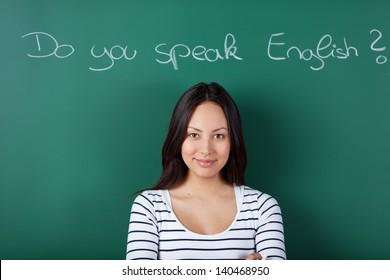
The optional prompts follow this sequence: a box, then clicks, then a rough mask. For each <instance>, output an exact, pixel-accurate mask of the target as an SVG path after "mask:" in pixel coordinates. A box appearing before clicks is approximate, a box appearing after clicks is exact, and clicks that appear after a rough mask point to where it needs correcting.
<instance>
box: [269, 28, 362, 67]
mask: <svg viewBox="0 0 390 280" xmlns="http://www.w3.org/2000/svg"><path fill="white" fill-rule="evenodd" d="M284 35H285V33H276V34H272V35H271V36H270V38H269V41H268V49H267V52H268V57H269V58H270V59H272V60H286V59H289V58H291V57H294V56H295V57H298V59H300V60H305V61H311V60H315V61H317V63H316V65H310V69H312V70H314V71H318V70H321V69H323V68H324V67H325V60H326V59H328V58H330V57H332V58H336V59H347V58H349V57H351V56H356V57H358V56H359V54H358V50H357V48H355V47H353V46H350V45H348V43H347V39H346V38H345V37H344V39H343V45H342V46H341V47H340V46H338V45H336V44H335V43H334V40H333V38H332V36H331V35H329V34H326V35H324V36H323V37H322V38H321V39H320V40H319V42H318V44H317V46H316V48H315V49H302V48H299V47H297V46H290V47H288V48H287V49H286V47H284V46H285V45H286V43H285V42H284V41H283V40H282V36H284ZM275 53H277V54H278V55H277V54H275Z"/></svg>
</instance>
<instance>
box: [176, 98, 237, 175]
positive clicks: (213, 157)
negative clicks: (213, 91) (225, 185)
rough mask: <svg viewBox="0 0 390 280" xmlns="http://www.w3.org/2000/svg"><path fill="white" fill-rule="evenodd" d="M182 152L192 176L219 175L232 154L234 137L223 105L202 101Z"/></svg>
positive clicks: (193, 116)
mask: <svg viewBox="0 0 390 280" xmlns="http://www.w3.org/2000/svg"><path fill="white" fill-rule="evenodd" d="M181 153H182V157H183V160H184V162H185V164H186V165H187V167H188V172H189V174H188V175H189V178H191V176H195V177H198V178H199V177H200V178H210V179H215V178H217V177H219V174H220V171H221V169H222V168H223V167H224V166H225V164H226V162H227V161H228V158H229V153H230V136H229V130H228V126H227V120H226V117H225V114H224V112H223V110H222V108H221V107H220V106H219V105H217V104H216V103H213V102H204V103H201V104H200V105H199V106H198V107H197V108H196V109H195V111H194V113H193V114H192V116H191V118H190V120H189V123H188V127H187V134H186V138H185V140H184V142H183V145H182V148H181Z"/></svg>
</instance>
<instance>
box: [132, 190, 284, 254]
mask: <svg viewBox="0 0 390 280" xmlns="http://www.w3.org/2000/svg"><path fill="white" fill-rule="evenodd" d="M234 189H235V196H236V202H237V209H238V211H237V215H236V217H235V219H234V221H233V222H232V224H231V225H230V226H229V227H228V228H227V229H226V230H224V231H223V232H221V233H218V234H212V235H204V234H198V233H194V232H191V231H190V230H188V229H186V228H185V227H184V226H183V225H182V224H181V223H180V221H179V220H178V219H177V217H176V216H175V213H174V212H173V210H172V206H171V200H170V196H169V192H168V190H147V191H144V192H142V193H141V194H140V195H139V196H137V197H136V199H135V201H134V203H133V206H132V209H131V215H130V224H129V232H128V239H127V241H128V242H127V253H126V259H128V260H137V259H142V260H145V259H151V260H156V259H161V260H179V259H187V260H188V259H196V260H204V259H217V260H221V259H245V258H246V257H247V256H248V255H249V254H251V253H254V252H258V253H259V254H261V255H262V256H263V259H265V258H266V259H286V252H285V245H284V233H283V222H282V214H281V210H280V207H279V205H278V203H277V201H276V200H275V199H274V198H273V197H271V196H270V195H268V194H265V193H263V192H260V191H258V190H255V189H252V188H249V187H246V186H235V187H234Z"/></svg>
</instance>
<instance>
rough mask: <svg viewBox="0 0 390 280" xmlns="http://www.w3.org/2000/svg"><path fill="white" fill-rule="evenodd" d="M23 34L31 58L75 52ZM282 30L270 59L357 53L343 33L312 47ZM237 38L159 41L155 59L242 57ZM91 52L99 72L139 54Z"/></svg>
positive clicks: (377, 34) (271, 42)
mask: <svg viewBox="0 0 390 280" xmlns="http://www.w3.org/2000/svg"><path fill="white" fill-rule="evenodd" d="M370 36H371V37H372V39H373V41H372V43H371V45H370V49H371V51H373V52H375V53H376V54H377V57H376V60H375V61H376V63H377V64H385V63H387V56H386V55H385V51H386V46H384V45H383V41H382V38H383V34H382V32H381V31H380V30H378V29H372V30H371V31H370ZM22 38H23V39H24V38H32V39H33V45H34V46H35V47H34V51H33V52H31V53H28V54H27V56H29V57H31V58H48V57H55V58H58V59H66V58H68V57H70V56H72V55H73V54H74V53H75V47H74V46H73V45H71V44H60V43H59V41H58V40H57V39H56V38H55V37H54V36H53V35H51V34H49V33H46V32H31V33H27V34H25V35H23V36H22ZM285 38H286V34H285V33H283V32H279V33H274V34H271V35H270V37H269V39H268V44H267V46H266V47H265V48H261V49H266V50H267V53H266V55H267V57H268V58H269V59H270V60H272V61H288V60H289V59H295V60H296V59H298V60H301V61H306V62H308V63H309V67H310V69H311V70H314V71H318V70H321V69H323V68H324V67H325V64H326V60H327V59H335V60H346V59H348V58H351V57H355V58H356V57H359V48H358V47H357V46H356V45H353V44H351V43H350V42H349V40H347V38H346V37H344V38H343V39H342V40H338V41H337V40H335V38H334V37H333V36H331V35H330V34H325V35H324V36H322V37H321V38H320V39H319V40H318V42H317V43H316V44H315V45H314V47H312V48H307V47H302V46H299V45H298V44H296V43H295V44H294V43H291V42H288V40H286V39H285ZM237 45H238V44H237V40H236V38H235V37H234V35H233V34H231V33H228V34H226V35H225V38H224V41H223V42H222V43H221V44H220V45H219V46H217V47H216V46H214V47H209V46H206V45H204V44H197V45H193V46H190V45H188V44H184V43H177V44H170V45H169V44H167V43H160V44H157V45H156V46H155V48H154V51H155V55H156V57H155V61H156V62H157V63H159V64H168V65H171V66H172V67H173V69H174V70H179V65H180V64H181V61H182V60H194V61H202V62H210V63H213V62H217V61H222V60H225V61H227V60H235V61H243V60H244V59H243V57H242V55H240V54H239V52H238V46H237ZM90 55H91V56H92V58H94V59H95V60H96V61H95V64H94V65H93V66H89V70H91V71H96V72H101V71H107V70H110V69H112V68H113V67H114V66H115V63H116V62H117V61H119V60H121V61H127V62H131V61H133V60H135V59H137V58H138V56H139V55H138V51H137V50H136V49H132V48H130V47H129V46H127V45H125V46H122V45H114V46H110V47H105V46H103V47H98V46H97V45H96V44H95V45H93V46H92V47H91V49H90Z"/></svg>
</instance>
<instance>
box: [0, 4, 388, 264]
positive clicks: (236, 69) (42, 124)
mask: <svg viewBox="0 0 390 280" xmlns="http://www.w3.org/2000/svg"><path fill="white" fill-rule="evenodd" d="M389 14H390V2H389V1H384V0H383V1H380V0H378V1H360V0H357V1H343V0H341V1H340V0H338V1H320V2H318V1H317V2H316V1H308V0H306V1H304V0H302V1H288V0H280V1H230V0H226V1H203V0H200V1H190V2H189V1H74V0H68V1H61V2H60V1H44V0H37V1H26V0H16V1H15V0H12V1H11V0H2V1H1V4H0V22H1V24H0V29H1V46H0V50H1V51H0V55H1V60H0V61H1V63H0V217H1V218H0V225H1V230H0V258H1V259H124V257H125V247H126V238H127V229H128V219H129V211H130V207H131V203H132V201H133V199H134V197H133V196H131V194H132V193H134V192H135V191H137V190H140V189H143V188H147V187H150V186H152V185H153V183H154V182H155V181H156V180H157V179H158V177H159V175H160V172H161V167H160V162H161V155H160V151H161V146H162V143H163V141H164V138H165V133H166V130H167V127H168V123H169V119H170V116H171V112H172V109H173V107H174V105H175V103H176V101H177V99H178V97H179V96H180V95H181V94H182V93H183V92H184V91H185V90H186V89H187V88H189V87H190V86H192V85H194V84H196V83H198V82H201V81H203V82H213V81H214V82H218V83H220V84H221V85H223V86H224V87H225V88H226V89H227V90H228V91H229V92H230V93H231V95H232V96H233V98H234V99H235V100H236V102H237V104H238V106H239V108H240V111H241V114H242V118H243V126H244V131H245V139H246V144H247V150H248V157H249V166H248V169H247V172H246V178H247V185H249V186H251V187H253V188H256V189H259V190H262V191H264V192H266V193H269V194H271V195H272V196H274V197H275V198H276V199H277V200H278V202H279V204H280V205H281V208H282V211H283V218H284V223H285V237H286V250H287V256H288V258H289V259H390V241H389V233H390V211H389V209H388V205H389V198H390V145H389V143H390V107H389V106H390V62H389V57H390V22H389Z"/></svg>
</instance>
